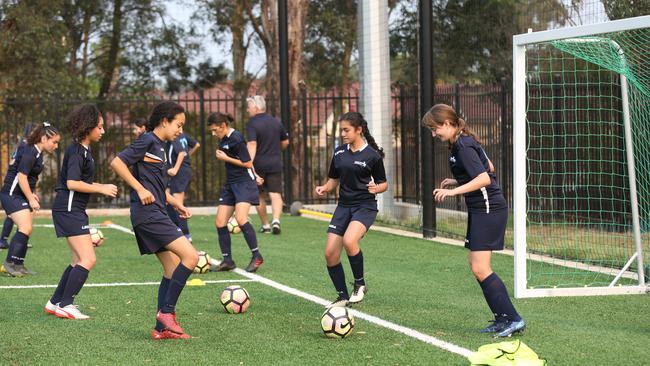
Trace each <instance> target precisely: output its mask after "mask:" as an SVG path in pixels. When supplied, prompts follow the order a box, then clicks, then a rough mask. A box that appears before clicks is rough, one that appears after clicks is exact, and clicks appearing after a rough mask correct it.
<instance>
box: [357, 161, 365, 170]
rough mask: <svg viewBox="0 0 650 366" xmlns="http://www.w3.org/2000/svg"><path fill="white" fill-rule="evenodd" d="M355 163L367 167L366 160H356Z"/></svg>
mask: <svg viewBox="0 0 650 366" xmlns="http://www.w3.org/2000/svg"><path fill="white" fill-rule="evenodd" d="M354 165H360V166H362V167H364V168H365V167H366V162H365V161H355V162H354Z"/></svg>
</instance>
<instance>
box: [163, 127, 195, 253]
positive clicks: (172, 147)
mask: <svg viewBox="0 0 650 366" xmlns="http://www.w3.org/2000/svg"><path fill="white" fill-rule="evenodd" d="M167 146H168V151H167V155H168V157H169V160H168V161H169V166H170V168H169V169H168V170H167V174H169V176H170V177H171V178H170V179H169V193H171V195H172V196H174V198H176V200H177V201H179V202H180V203H183V204H184V203H185V192H187V188H188V187H189V186H190V181H191V180H192V167H191V166H190V156H192V155H194V153H195V152H196V151H197V150H198V149H199V147H201V144H199V142H198V141H196V140H195V139H193V138H191V137H190V136H188V135H187V134H185V133H184V132H183V133H181V134H180V136H178V138H176V139H175V140H174V141H171V142H168V143H167ZM167 214H168V215H169V218H171V219H172V221H173V222H174V223H175V224H176V225H177V226H178V227H179V228H181V230H182V231H183V234H184V235H185V237H187V239H188V240H189V241H192V236H191V235H190V228H189V227H188V226H187V220H186V219H184V218H182V217H180V216H179V215H178V213H177V212H176V210H174V208H173V207H171V206H170V205H167Z"/></svg>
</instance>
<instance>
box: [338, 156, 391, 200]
mask: <svg viewBox="0 0 650 366" xmlns="http://www.w3.org/2000/svg"><path fill="white" fill-rule="evenodd" d="M327 176H328V177H330V178H332V179H338V180H339V187H340V188H339V205H341V206H344V207H351V206H358V205H362V204H364V203H372V204H376V197H375V195H374V194H372V193H370V192H368V183H370V181H371V180H374V182H375V184H379V183H384V182H386V170H385V169H384V160H383V159H382V158H381V156H380V155H379V153H378V152H377V151H375V149H373V148H372V147H370V146H368V144H366V145H364V146H363V147H362V148H361V149H360V150H359V151H355V152H352V150H350V145H347V144H346V145H341V146H339V147H338V148H336V150H334V156H333V157H332V162H331V163H330V170H329V173H328V175H327Z"/></svg>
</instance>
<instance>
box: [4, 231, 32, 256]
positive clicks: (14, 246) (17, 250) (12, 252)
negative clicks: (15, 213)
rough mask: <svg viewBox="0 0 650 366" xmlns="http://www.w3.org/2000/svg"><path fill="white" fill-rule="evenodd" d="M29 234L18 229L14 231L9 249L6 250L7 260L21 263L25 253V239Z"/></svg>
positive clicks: (27, 238)
mask: <svg viewBox="0 0 650 366" xmlns="http://www.w3.org/2000/svg"><path fill="white" fill-rule="evenodd" d="M28 240H29V236H28V235H25V234H23V233H22V232H20V231H16V233H15V234H14V237H13V238H11V243H10V244H9V249H8V250H7V262H12V263H14V264H23V261H24V260H25V254H27V241H28Z"/></svg>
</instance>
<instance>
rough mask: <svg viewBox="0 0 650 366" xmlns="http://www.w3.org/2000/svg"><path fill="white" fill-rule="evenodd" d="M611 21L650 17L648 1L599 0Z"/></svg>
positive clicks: (649, 2)
mask: <svg viewBox="0 0 650 366" xmlns="http://www.w3.org/2000/svg"><path fill="white" fill-rule="evenodd" d="M601 1H602V3H603V6H604V7H605V12H606V13H607V17H608V18H609V19H611V20H615V19H623V18H631V17H638V16H641V15H650V1H648V0H601Z"/></svg>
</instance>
